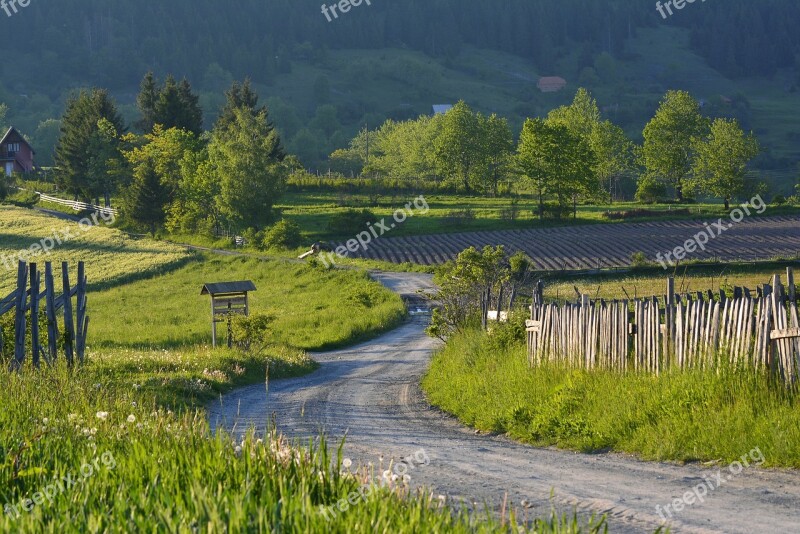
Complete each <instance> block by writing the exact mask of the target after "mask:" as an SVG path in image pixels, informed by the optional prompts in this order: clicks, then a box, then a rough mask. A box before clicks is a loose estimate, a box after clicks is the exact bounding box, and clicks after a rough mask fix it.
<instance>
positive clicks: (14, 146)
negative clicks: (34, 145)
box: [8, 143, 19, 156]
mask: <svg viewBox="0 0 800 534" xmlns="http://www.w3.org/2000/svg"><path fill="white" fill-rule="evenodd" d="M17 152H19V143H9V144H8V153H9V155H12V156H13V155H14V154H16V153H17Z"/></svg>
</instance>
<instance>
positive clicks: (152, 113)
mask: <svg viewBox="0 0 800 534" xmlns="http://www.w3.org/2000/svg"><path fill="white" fill-rule="evenodd" d="M136 104H137V106H138V108H139V112H140V113H141V114H142V118H141V119H140V120H139V121H138V122H137V126H138V127H139V128H140V129H141V130H142V131H143V132H145V133H150V132H151V131H152V130H153V127H154V126H155V125H156V124H160V125H161V126H162V127H163V128H164V129H165V130H169V129H170V128H178V129H181V130H186V131H188V132H192V133H193V134H195V135H198V136H199V135H200V134H201V133H203V110H202V109H201V108H200V98H199V97H198V96H197V95H196V94H195V93H194V92H193V91H192V86H191V84H190V83H189V81H188V80H186V79H185V78H184V79H183V80H181V81H180V82H177V81H176V80H175V78H174V77H173V76H172V75H170V76H167V79H166V81H165V82H164V85H163V86H159V83H158V80H157V79H156V78H155V77H154V76H153V73H152V72H148V73H147V74H146V75H145V77H144V79H143V80H142V84H141V87H140V91H139V95H138V97H137V98H136Z"/></svg>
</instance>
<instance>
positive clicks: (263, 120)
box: [208, 108, 287, 230]
mask: <svg viewBox="0 0 800 534" xmlns="http://www.w3.org/2000/svg"><path fill="white" fill-rule="evenodd" d="M235 115H236V120H235V122H234V123H233V124H231V125H230V126H229V127H228V128H225V129H223V130H215V131H214V134H213V137H212V140H211V143H210V144H209V147H208V152H209V157H210V159H211V161H212V162H213V164H214V166H215V168H216V172H217V175H218V177H219V183H220V194H219V197H218V206H219V209H220V213H221V214H222V215H223V216H224V217H225V218H226V219H227V221H228V222H229V223H231V224H232V225H233V226H234V227H235V228H237V229H239V230H245V229H248V228H253V229H262V228H264V227H265V226H267V225H268V224H269V223H270V222H271V221H272V219H273V213H272V206H273V205H274V204H275V202H276V201H277V200H278V199H279V198H280V196H281V194H282V193H283V191H284V189H285V184H286V177H287V168H286V166H285V165H283V164H282V163H281V161H280V160H279V159H277V158H276V157H275V156H274V154H275V153H276V150H277V147H279V146H280V144H281V141H280V138H279V136H278V134H277V132H276V131H275V130H274V129H273V128H272V125H271V124H270V121H269V117H268V116H267V112H266V111H261V112H259V113H254V112H253V111H252V110H249V109H246V108H245V109H237V110H236V111H235Z"/></svg>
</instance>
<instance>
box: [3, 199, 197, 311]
mask: <svg viewBox="0 0 800 534" xmlns="http://www.w3.org/2000/svg"><path fill="white" fill-rule="evenodd" d="M99 220H100V222H101V223H102V219H99ZM65 232H68V233H69V234H70V237H69V238H66V237H65ZM54 236H58V237H59V239H61V240H62V244H60V245H58V244H56V246H55V247H54V248H53V250H52V252H51V253H50V254H46V255H45V254H38V255H35V256H32V257H31V258H30V261H35V262H37V263H39V264H42V265H41V266H42V268H43V267H44V265H43V264H44V262H45V261H51V262H53V265H54V268H55V276H56V277H58V276H60V272H61V269H60V266H61V262H62V261H68V262H70V265H71V266H72V268H73V269H75V268H77V262H78V261H85V262H86V264H87V274H88V276H89V281H90V285H91V286H92V287H95V288H96V287H102V286H113V285H118V284H123V283H125V282H128V281H130V280H133V279H136V278H141V277H143V276H149V275H152V274H156V273H160V272H167V271H170V270H172V269H175V268H177V267H179V266H180V265H182V264H183V263H184V262H186V261H187V259H188V257H189V256H188V254H187V253H186V251H185V249H184V248H182V247H178V246H175V245H170V244H167V243H161V242H157V241H152V240H149V239H140V238H136V237H132V236H129V235H127V234H124V233H122V232H119V231H117V230H114V229H112V228H108V227H106V226H104V225H103V224H100V225H97V226H92V227H91V229H87V230H83V229H81V227H79V226H78V224H76V223H73V222H70V221H63V220H60V219H56V218H54V217H50V216H47V215H44V214H41V213H37V212H35V211H31V210H27V209H23V208H13V207H8V206H3V208H2V210H0V293H2V294H3V296H5V295H6V294H7V293H9V292H11V291H12V290H13V289H14V285H15V283H16V259H14V260H13V261H12V260H8V262H5V263H10V264H12V265H13V266H14V267H13V269H9V268H8V266H7V265H5V264H4V262H3V261H2V258H8V257H10V256H12V255H13V256H17V255H19V253H20V251H23V250H26V249H30V247H31V246H32V245H34V244H37V243H40V242H41V240H42V239H47V238H50V239H51V240H54ZM56 267H57V268H56ZM74 273H75V271H73V273H72V281H73V283H74V280H75V277H74V276H75V275H74Z"/></svg>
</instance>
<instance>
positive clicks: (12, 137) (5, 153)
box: [0, 126, 36, 176]
mask: <svg viewBox="0 0 800 534" xmlns="http://www.w3.org/2000/svg"><path fill="white" fill-rule="evenodd" d="M35 154H36V152H34V150H33V147H32V146H31V145H30V144H29V143H28V142H27V141H26V140H25V138H24V137H22V134H20V133H19V132H18V131H17V130H16V129H15V128H14V127H13V126H12V127H11V128H9V129H8V131H7V132H6V134H5V135H4V136H3V138H2V139H1V140H0V165H2V168H3V170H4V171H5V173H6V176H11V174H12V173H15V172H18V173H22V174H28V173H30V172H33V169H34V167H35V165H34V163H33V156H34V155H35Z"/></svg>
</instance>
